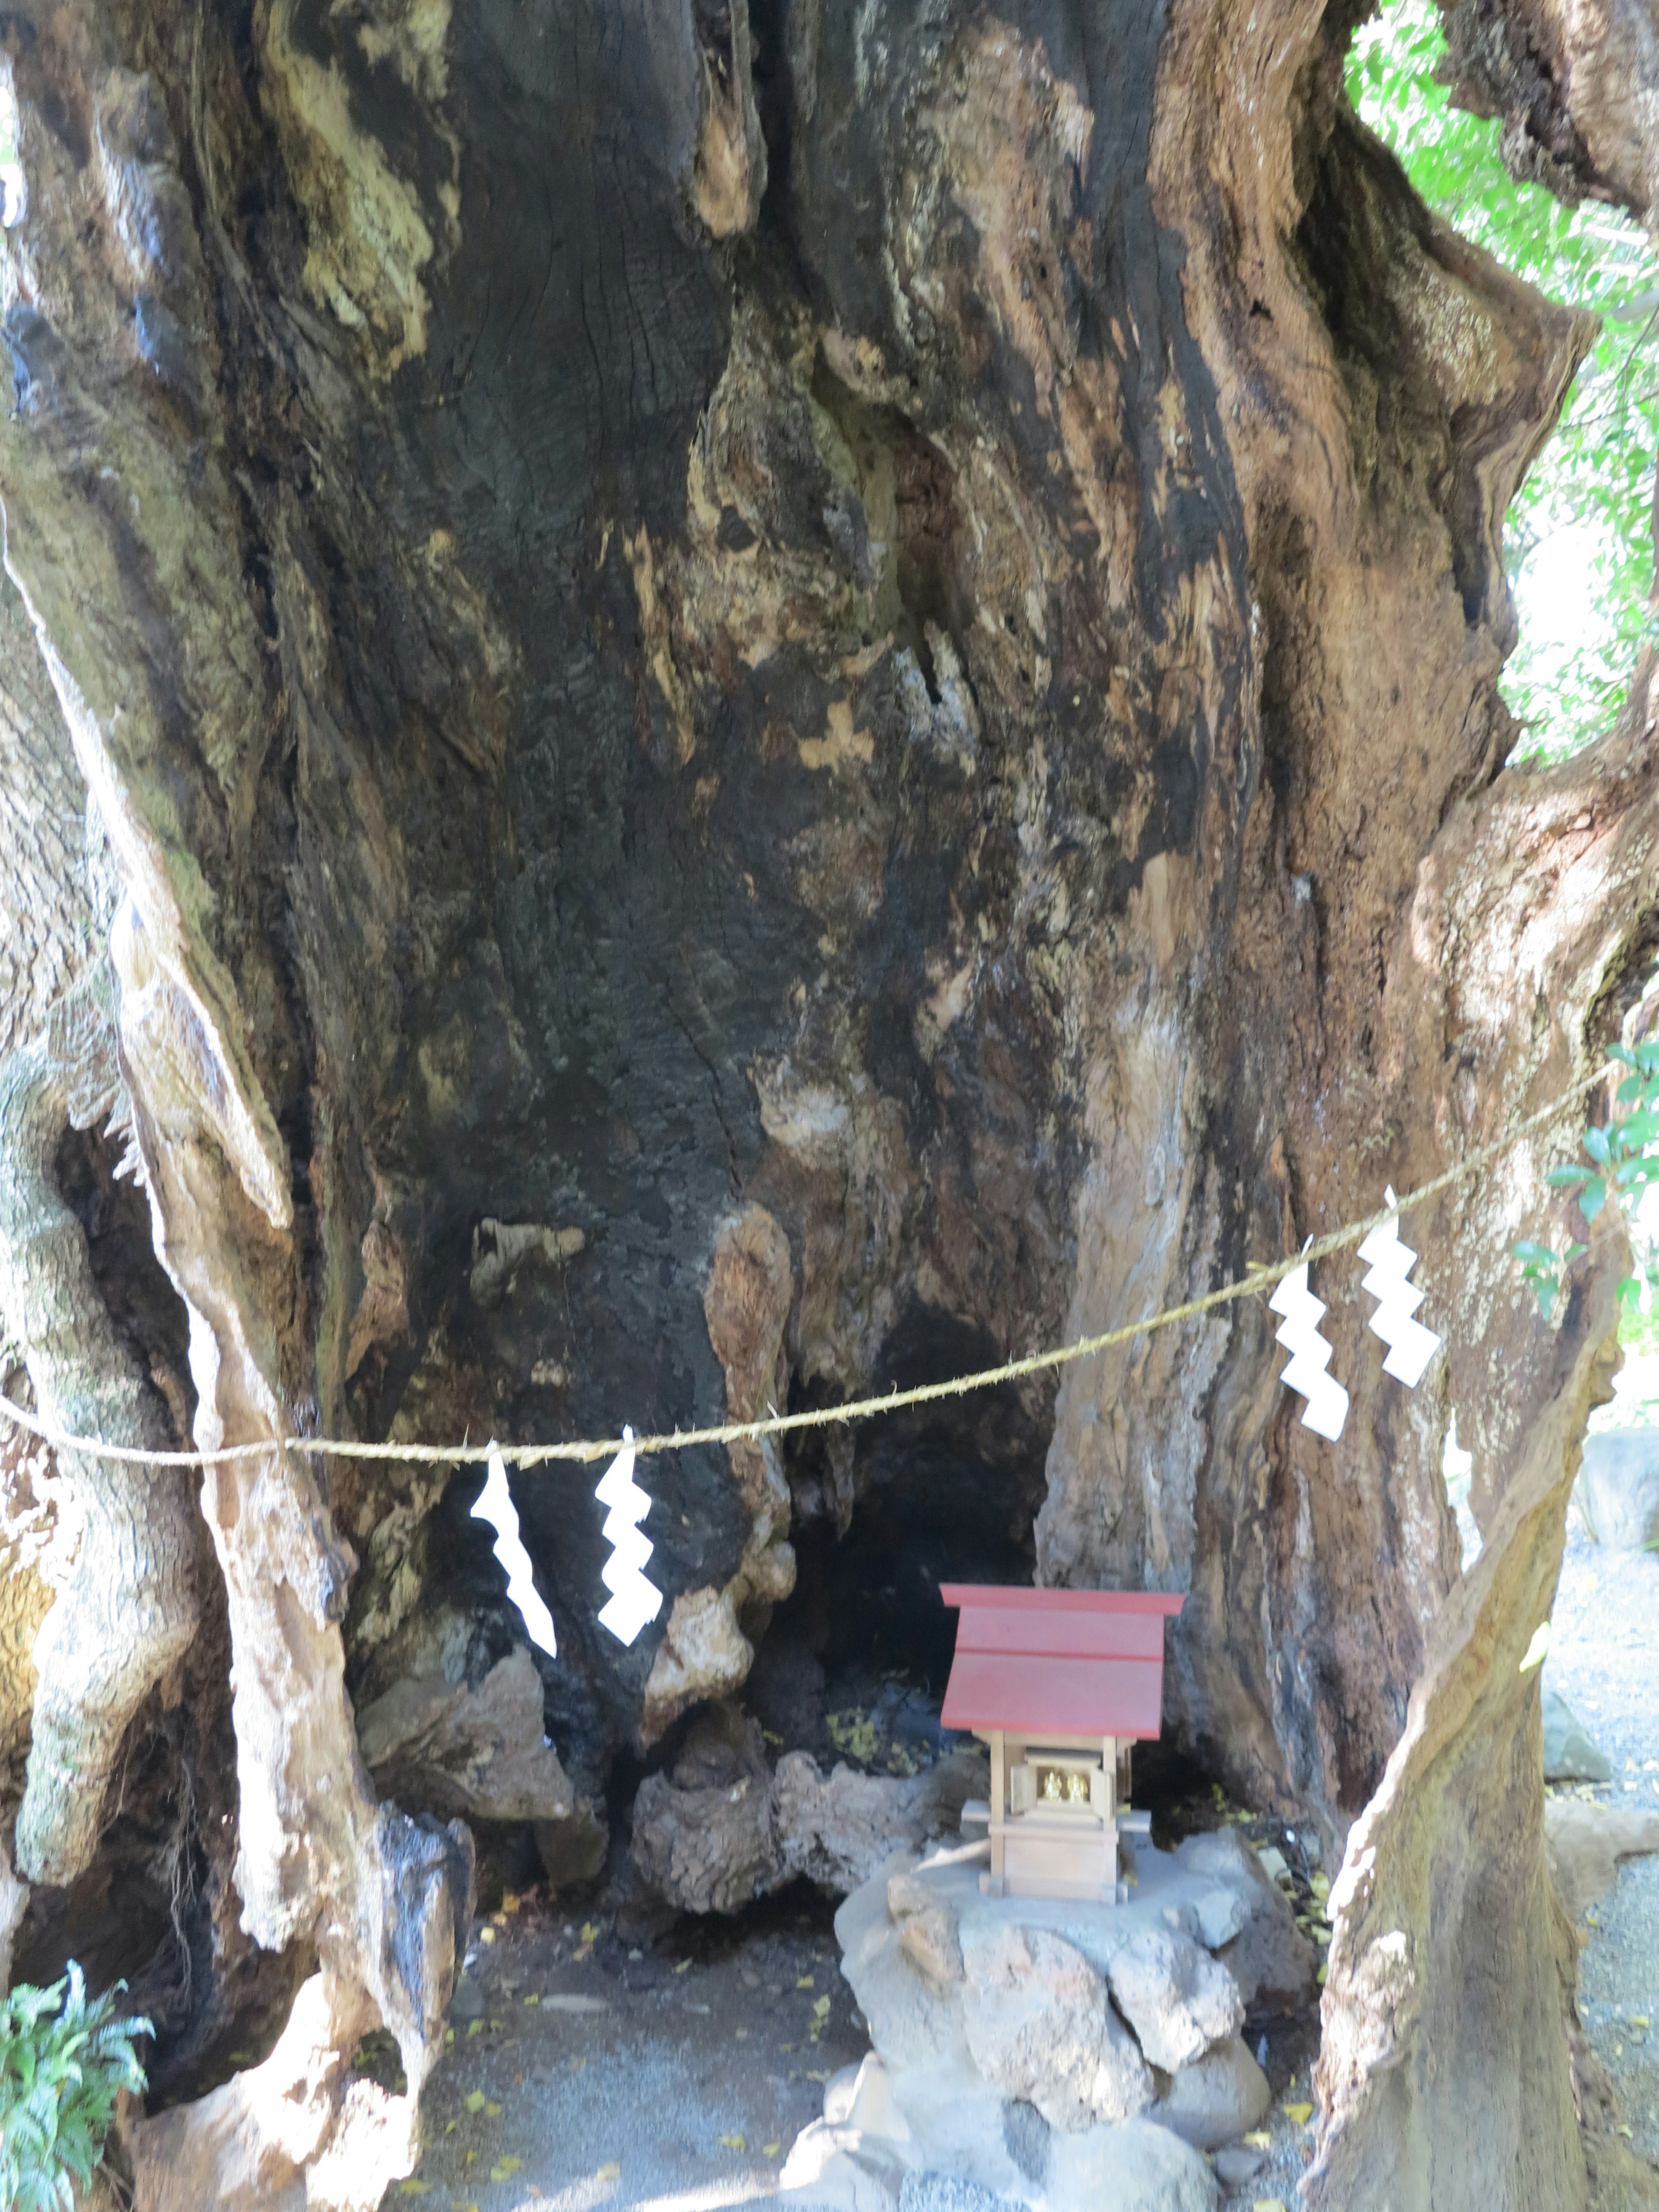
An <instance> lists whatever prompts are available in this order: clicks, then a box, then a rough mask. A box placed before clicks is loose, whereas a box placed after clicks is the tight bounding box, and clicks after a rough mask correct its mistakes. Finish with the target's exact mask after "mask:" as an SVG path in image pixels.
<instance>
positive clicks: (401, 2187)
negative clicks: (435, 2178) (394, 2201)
mask: <svg viewBox="0 0 1659 2212" xmlns="http://www.w3.org/2000/svg"><path fill="white" fill-rule="evenodd" d="M431 2194H432V2184H431V2183H430V2182H429V2181H400V2182H399V2183H398V2196H399V2197H429V2196H430V2195H431Z"/></svg>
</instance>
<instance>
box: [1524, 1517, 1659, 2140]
mask: <svg viewBox="0 0 1659 2212" xmlns="http://www.w3.org/2000/svg"><path fill="white" fill-rule="evenodd" d="M1544 1672H1545V1675H1546V1677H1547V1680H1548V1681H1549V1682H1550V1683H1551V1684H1552V1685H1553V1686H1554V1687H1555V1688H1556V1689H1557V1690H1559V1692H1560V1693H1561V1695H1562V1696H1563V1697H1564V1698H1565V1699H1566V1701H1567V1703H1568V1704H1569V1705H1571V1707H1572V1709H1573V1711H1574V1712H1576V1713H1577V1716H1578V1717H1579V1719H1580V1720H1581V1721H1582V1722H1583V1725H1584V1727H1585V1728H1586V1729H1587V1730H1588V1731H1589V1734H1590V1735H1591V1736H1593V1737H1594V1738H1595V1741H1596V1743H1597V1744H1598V1745H1599V1746H1600V1747H1601V1750H1602V1751H1603V1752H1604V1753H1606V1754H1607V1758H1608V1759H1611V1761H1612V1762H1613V1780H1612V1782H1611V1783H1610V1784H1607V1786H1606V1787H1605V1788H1601V1789H1597V1790H1586V1791H1583V1792H1581V1794H1583V1795H1588V1796H1595V1798H1597V1799H1600V1800H1601V1801H1603V1802H1609V1803H1613V1804H1622V1805H1630V1806H1638V1807H1641V1808H1644V1809H1646V1810H1654V1809H1659V1556H1656V1554H1654V1553H1650V1552H1612V1551H1604V1550H1603V1549H1602V1548H1601V1547H1600V1546H1599V1545H1596V1544H1593V1543H1591V1542H1590V1541H1589V1538H1588V1537H1587V1536H1586V1535H1585V1534H1584V1533H1583V1530H1582V1529H1581V1528H1578V1527H1577V1526H1576V1525H1574V1526H1573V1527H1572V1528H1571V1529H1570V1531H1569V1535H1568V1541H1567V1556H1566V1560H1565V1565H1564V1566H1563V1568H1562V1571H1561V1588H1560V1591H1559V1595H1558V1596H1557V1599H1556V1603H1555V1614H1554V1620H1553V1630H1552V1635H1551V1643H1550V1656H1549V1657H1548V1659H1547V1662H1545V1668H1544ZM1578 1986H1579V2009H1580V2011H1581V2013H1582V2015H1583V2021H1584V2025H1585V2027H1586V2028H1587V2029H1588V2031H1589V2039H1590V2045H1591V2048H1592V2049H1593V2050H1594V2051H1595V2055H1596V2057H1597V2058H1599V2059H1600V2060H1601V2063H1602V2065H1603V2066H1604V2067H1605V2068H1606V2069H1607V2073H1608V2075H1609V2076H1610V2077H1611V2079H1612V2081H1613V2091H1614V2094H1615V2096H1616V2097H1617V2100H1618V2102H1619V2106H1620V2118H1621V2119H1622V2120H1623V2122H1624V2124H1625V2125H1626V2127H1627V2128H1628V2129H1629V2130H1630V2140H1631V2142H1632V2144H1633V2145H1634V2147H1635V2148H1636V2149H1637V2150H1638V2151H1640V2152H1642V2153H1643V2154H1644V2155H1645V2156H1647V2157H1648V2158H1650V2159H1659V1857H1651V1858H1638V1859H1627V1860H1626V1862H1625V1863H1624V1864H1623V1865H1622V1866H1621V1867H1620V1869H1619V1877H1618V1881H1617V1883H1616V1884H1615V1886H1614V1887H1613V1889H1612V1890H1611V1891H1609V1893H1607V1896H1606V1897H1605V1898H1603V1899H1602V1900H1601V1905H1599V1906H1598V1907H1595V1908H1593V1912H1592V1923H1591V1929H1590V1937H1589V1944H1588V1945H1587V1947H1586V1948H1585V1950H1584V1954H1583V1959H1582V1960H1581V1961H1580V1964H1579V1983H1578ZM1650 2023H1652V2024H1653V2025H1650Z"/></svg>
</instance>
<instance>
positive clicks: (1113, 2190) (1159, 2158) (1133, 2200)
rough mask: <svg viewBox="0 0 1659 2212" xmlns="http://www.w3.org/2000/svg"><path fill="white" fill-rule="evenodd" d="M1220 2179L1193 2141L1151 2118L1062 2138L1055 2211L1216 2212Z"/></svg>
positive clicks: (1055, 2159)
mask: <svg viewBox="0 0 1659 2212" xmlns="http://www.w3.org/2000/svg"><path fill="white" fill-rule="evenodd" d="M1216 2201H1217V2192H1216V2185H1215V2181H1214V2178H1213V2177H1212V2174H1211V2172H1210V2169H1209V2167H1208V2166H1206V2164H1205V2162H1204V2160H1203V2159H1202V2158H1201V2157H1200V2155H1199V2154H1198V2152H1197V2151H1195V2150H1194V2149H1193V2148H1192V2146H1191V2145H1190V2144H1189V2143H1184V2142H1182V2140H1181V2138H1180V2136H1172V2135H1171V2134H1170V2130H1168V2129H1167V2128H1160V2127H1158V2126H1155V2125H1154V2124H1153V2123H1152V2121H1151V2120H1145V2119H1140V2120H1126V2121H1125V2122H1124V2123H1123V2124H1122V2125H1121V2127H1115V2128H1091V2129H1090V2130H1089V2131H1088V2133H1087V2134H1086V2135H1079V2136H1055V2137H1054V2150H1053V2154H1052V2156H1051V2158H1050V2160H1049V2164H1048V2186H1047V2188H1046V2190H1045V2191H1044V2202H1045V2203H1046V2204H1047V2205H1048V2207H1049V2208H1050V2212H1215V2204H1216Z"/></svg>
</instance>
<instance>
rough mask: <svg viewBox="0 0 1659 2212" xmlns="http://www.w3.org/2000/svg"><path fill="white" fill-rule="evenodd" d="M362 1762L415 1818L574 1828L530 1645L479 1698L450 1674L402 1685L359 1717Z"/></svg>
mask: <svg viewBox="0 0 1659 2212" xmlns="http://www.w3.org/2000/svg"><path fill="white" fill-rule="evenodd" d="M357 1741H358V1744H359V1746H360V1747H361V1748H362V1754H363V1763H364V1765H366V1766H367V1767H368V1771H369V1772H370V1773H371V1774H372V1775H373V1776H374V1783H375V1787H376V1788H377V1789H378V1790H380V1794H381V1796H384V1797H392V1798H395V1799H396V1800H397V1802H398V1804H399V1805H401V1806H403V1807H404V1808H405V1810H407V1811H410V1812H423V1813H436V1814H440V1815H441V1817H443V1818H444V1819H446V1820H447V1819H451V1818H453V1816H454V1815H456V1814H459V1815H460V1816H461V1817H462V1818H463V1819H464V1820H548V1821H558V1820H568V1819H569V1818H570V1817H571V1815H572V1814H573V1813H574V1810H575V1792H574V1790H572V1788H571V1786H570V1783H569V1780H568V1778H567V1776H566V1775H565V1772H564V1770H563V1769H562V1767H561V1766H560V1765H559V1762H558V1759H557V1758H556V1755H555V1753H554V1751H553V1747H552V1746H551V1745H550V1743H549V1742H548V1741H547V1740H546V1737H545V1736H544V1734H543V1721H542V1678H541V1676H540V1675H539V1674H538V1673H537V1672H536V1662H535V1661H534V1660H533V1659H532V1657H531V1656H530V1654H529V1652H528V1651H527V1650H526V1649H525V1647H524V1646H523V1645H522V1644H520V1645H518V1646H517V1647H516V1648H515V1649H514V1650H512V1651H510V1652H509V1653H508V1654H507V1657H506V1658H505V1659H503V1660H502V1661H501V1662H500V1663H499V1665H497V1666H495V1667H492V1668H490V1670H489V1674H486V1675H485V1677H484V1679H483V1682H482V1683H480V1685H479V1686H478V1687H477V1689H476V1690H470V1689H468V1687H467V1686H466V1684H465V1681H459V1682H452V1681H449V1680H447V1679H446V1678H445V1677H444V1676H443V1675H441V1674H433V1675H422V1676H417V1677H414V1678H411V1679H406V1680H403V1681H401V1682H397V1683H394V1684H393V1686H392V1688H391V1689H389V1690H388V1691H387V1692H386V1695H385V1696H384V1697H381V1698H376V1699H374V1703H373V1704H372V1705H365V1706H364V1707H363V1709H362V1711H361V1712H360V1713H359V1714H358V1716H357Z"/></svg>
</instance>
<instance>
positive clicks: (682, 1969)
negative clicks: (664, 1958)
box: [674, 1959, 691, 1974]
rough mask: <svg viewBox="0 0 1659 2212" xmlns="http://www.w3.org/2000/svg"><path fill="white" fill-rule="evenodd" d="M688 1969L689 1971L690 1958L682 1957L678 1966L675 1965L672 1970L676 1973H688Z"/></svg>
mask: <svg viewBox="0 0 1659 2212" xmlns="http://www.w3.org/2000/svg"><path fill="white" fill-rule="evenodd" d="M690 1971H691V1961H690V1959H682V1960H680V1963H679V1964H678V1966H676V1967H675V1969H674V1972H676V1973H677V1974H689V1973H690Z"/></svg>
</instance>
